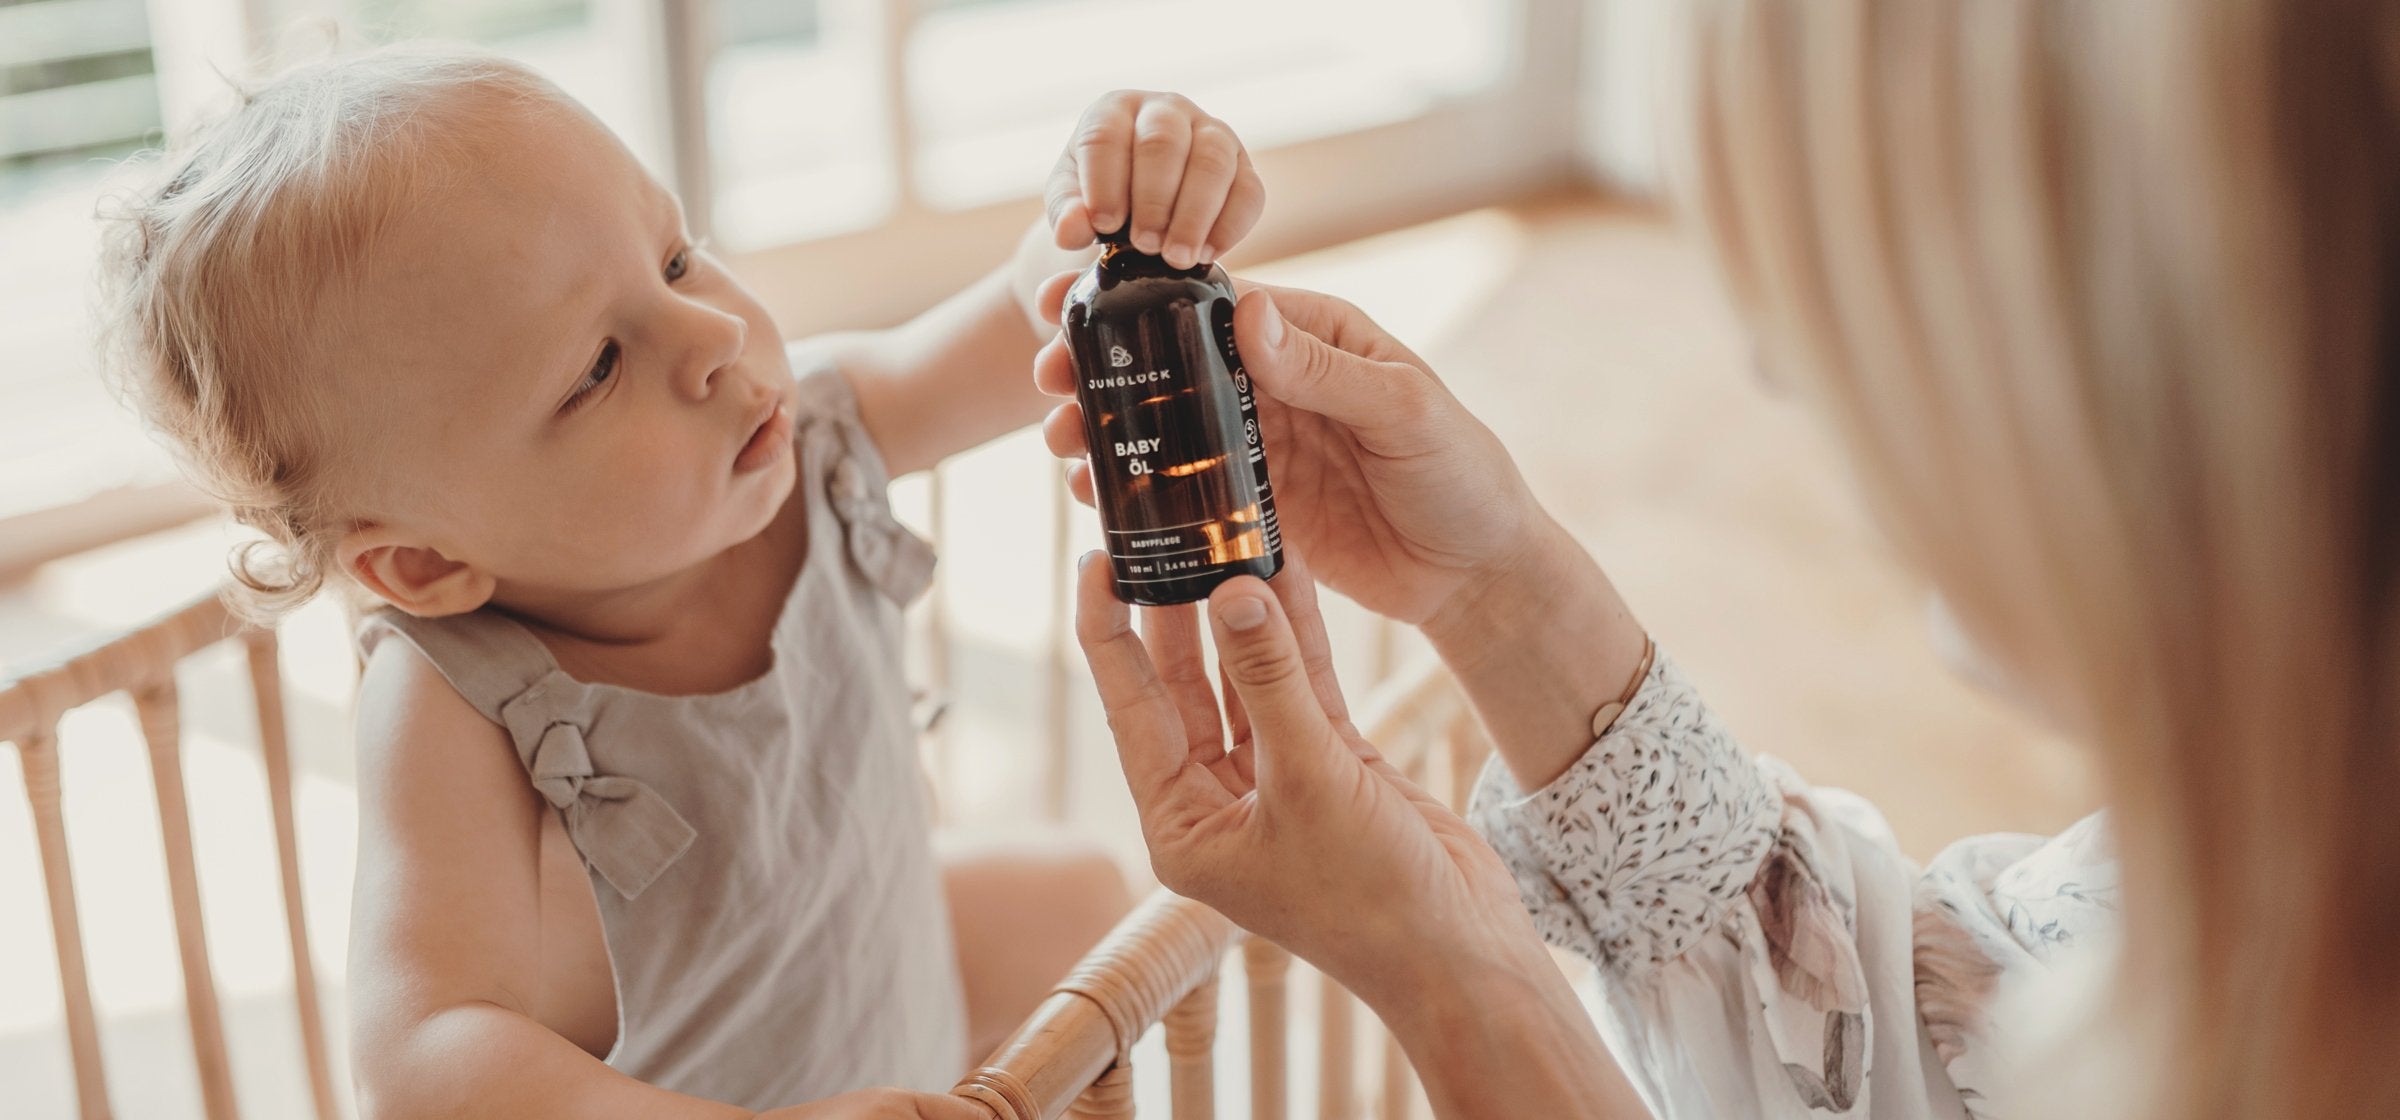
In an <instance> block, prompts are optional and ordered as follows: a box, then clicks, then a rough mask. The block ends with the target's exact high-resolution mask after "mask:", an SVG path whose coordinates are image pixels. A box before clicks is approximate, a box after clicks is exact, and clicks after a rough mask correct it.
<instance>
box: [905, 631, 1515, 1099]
mask: <svg viewBox="0 0 2400 1120" xmlns="http://www.w3.org/2000/svg"><path fill="white" fill-rule="evenodd" d="M1362 708H1363V710H1365V711H1367V712H1369V713H1371V714H1369V715H1368V716H1367V718H1365V719H1362V720H1360V721H1359V724H1360V727H1361V728H1362V729H1364V730H1365V731H1366V734H1367V737H1368V738H1369V739H1370V740H1372V741H1373V742H1374V743H1375V744H1376V745H1377V746H1378V747H1379V748H1381V749H1383V751H1384V752H1385V754H1386V756H1387V757H1389V758H1392V759H1393V760H1394V761H1395V764H1396V765H1398V766H1399V767H1400V768H1401V769H1402V771H1403V772H1405V773H1407V774H1408V775H1409V776H1410V777H1411V778H1413V779H1415V780H1417V781H1419V782H1421V783H1428V782H1429V784H1430V785H1431V786H1432V788H1433V790H1434V792H1435V793H1436V794H1438V795H1441V796H1444V797H1445V798H1446V800H1448V801H1449V802H1450V804H1451V805H1452V807H1454V808H1457V807H1460V806H1463V804H1464V803H1465V800H1466V796H1467V793H1468V791H1469V790H1471V789H1472V788H1473V785H1474V776H1475V774H1476V772H1477V770H1478V769H1479V768H1480V767H1481V766H1482V765H1483V761H1484V759H1486V758H1487V757H1489V756H1490V753H1491V747H1490V743H1489V741H1488V740H1486V739H1485V738H1484V736H1483V731H1482V725H1481V724H1480V723H1479V722H1477V720H1476V718H1475V715H1474V712H1473V711H1472V710H1471V709H1470V708H1469V707H1468V704H1467V700H1466V697H1465V696H1464V694H1463V693H1461V692H1460V691H1459V689H1458V686H1457V683H1456V682H1455V681H1454V680H1452V679H1451V677H1450V675H1449V674H1448V673H1447V672H1446V671H1444V670H1443V669H1442V668H1441V667H1440V666H1439V665H1431V666H1428V667H1426V668H1424V669H1422V670H1419V671H1418V672H1415V673H1413V674H1408V675H1405V676H1403V677H1401V678H1399V679H1398V680H1396V681H1395V682H1393V683H1392V684H1391V685H1389V686H1387V687H1385V688H1384V689H1381V690H1379V691H1378V693H1377V694H1376V696H1375V697H1374V698H1373V699H1372V700H1370V701H1369V702H1368V703H1367V704H1366V705H1363V706H1362ZM1436 755H1440V756H1441V758H1442V762H1443V765H1442V766H1441V768H1440V769H1439V770H1438V771H1436V769H1435V766H1434V762H1435V756H1436ZM1429 780H1430V781H1429ZM1237 941H1238V942H1240V943H1241V944H1242V946H1243V973H1244V976H1245V978H1246V980H1247V989H1248V993H1247V994H1248V997H1249V1026H1250V1038H1249V1043H1250V1045H1249V1066H1250V1102H1249V1103H1250V1108H1249V1112H1248V1114H1247V1115H1248V1116H1249V1117H1250V1118H1251V1120H1284V1117H1285V1115H1286V1110H1287V1106H1288V1103H1289V1102H1288V1101H1287V1099H1286V1096H1287V1094H1286V1083H1287V1079H1286V1077H1285V1069H1284V1061H1285V1059H1284V1048H1285V1042H1286V1038H1287V1033H1286V1027H1287V1024H1286V1020H1285V998H1286V994H1285V986H1286V977H1287V974H1288V973H1289V971H1290V965H1291V957H1290V955H1289V954H1288V953H1286V952H1285V951H1284V950H1282V949H1281V948H1279V947H1277V946H1275V945H1274V944H1272V943H1271V942H1267V941H1264V940H1261V939H1257V938H1244V937H1243V936H1242V935H1241V933H1240V932H1239V931H1238V930H1236V929H1235V928H1234V926H1233V924H1232V923H1231V922H1228V921H1227V920H1226V919H1225V918H1224V917H1223V916H1222V915H1219V914H1218V913H1217V912H1216V911H1214V910H1211V909H1209V908H1208V907H1206V906H1203V905H1201V904H1199V903H1197V902H1193V901H1192V900H1190V899H1187V898H1180V897H1177V896H1176V895H1174V894H1172V893H1170V892H1168V891H1165V890H1161V891H1158V892H1157V893H1155V894H1153V895H1152V896H1151V897H1150V898H1149V899H1148V900H1147V901H1145V902H1144V903H1143V904H1142V905H1141V906H1140V907H1139V908H1138V909H1136V910H1135V911H1134V912H1133V913H1132V914H1131V915H1130V916H1128V917H1127V918H1126V919H1125V920H1124V921H1122V922H1120V923H1118V925H1117V928H1116V929H1115V930H1113V931H1111V932H1110V933H1109V935H1108V936H1107V937H1106V938H1104V939H1103V940H1102V941H1101V943H1100V945H1099V946H1098V947H1097V948H1095V949H1093V950H1092V951H1091V953H1089V954H1087V955H1086V956H1085V957H1084V959H1083V961H1082V963H1081V964H1080V965H1078V966H1077V967H1076V969H1075V971H1074V972H1072V973H1070V974H1069V975H1068V977H1067V978H1066V979H1065V980H1064V981H1062V982H1060V984H1059V985H1058V987H1057V988H1055V989H1053V991H1052V993H1051V995H1050V998H1049V999H1048V1000H1047V1001H1045V1002H1044V1003H1043V1004H1042V1006H1041V1007H1040V1008H1039V1009H1038V1010H1036V1011H1035V1012H1034V1014H1033V1016H1032V1017H1031V1018H1029V1019H1027V1020H1026V1021H1025V1023H1024V1024H1023V1025H1022V1026H1020V1027H1018V1028H1017V1031H1016V1033H1015V1034H1013V1035H1011V1036H1010V1037H1009V1039H1008V1041H1006V1042H1004V1043H1002V1044H1001V1045H1000V1048H999V1049H998V1050H996V1051H994V1052H993V1054H992V1057H991V1059H990V1060H989V1061H987V1062H986V1063H985V1064H984V1065H982V1066H980V1067H978V1068H977V1069H976V1070H975V1071H974V1072H972V1073H970V1074H968V1075H967V1077H966V1079H965V1080H963V1081H961V1082H959V1084H958V1087H957V1088H956V1089H954V1090H952V1091H953V1092H954V1093H956V1094H957V1095H959V1096H963V1097H966V1098H968V1099H970V1100H974V1101H976V1102H978V1103H980V1104H982V1105H983V1106H984V1107H985V1108H987V1109H989V1110H990V1111H991V1114H992V1116H993V1117H994V1118H995V1120H1054V1118H1056V1117H1059V1116H1062V1115H1063V1116H1069V1117H1072V1118H1074V1120H1127V1118H1130V1117H1132V1116H1133V1095H1132V1083H1131V1078H1132V1067H1131V1062H1132V1053H1133V1047H1134V1044H1135V1043H1136V1042H1138V1041H1139V1040H1140V1039H1141V1038H1142V1036H1143V1035H1144V1034H1146V1033H1147V1032H1148V1031H1149V1030H1150V1029H1151V1028H1152V1027H1154V1026H1160V1025H1162V1024H1163V1025H1164V1028H1165V1031H1166V1044H1167V1055H1168V1065H1169V1067H1170V1069H1169V1074H1170V1077H1171V1079H1172V1082H1173V1088H1172V1098H1171V1099H1172V1101H1173V1106H1172V1108H1173V1113H1174V1120H1206V1118H1209V1117H1213V1116H1215V1115H1216V1111H1215V1109H1216V1104H1215V1077H1216V1074H1215V1067H1214V1064H1213V1062H1212V1060H1211V1054H1212V1053H1213V1051H1214V1048H1215V1043H1216V1023H1217V998H1218V990H1217V973H1218V966H1219V964H1220V962H1221V961H1222V960H1223V959H1224V957H1225V955H1226V952H1227V951H1228V949H1230V947H1231V946H1232V945H1233V944H1235V943H1236V942H1237ZM1320 990H1321V994H1322V999H1323V1002H1322V1006H1321V1007H1320V1020H1319V1026H1320V1033H1319V1036H1318V1055H1319V1058H1320V1068H1319V1070H1318V1094H1317V1115H1318V1117H1319V1120H1352V1118H1353V1117H1355V1116H1356V1115H1357V1114H1358V1112H1359V1093H1358V1086H1357V1073H1358V1064H1359V1063H1358V1060H1357V1053H1356V1047H1355V1042H1356V1038H1355V1020H1354V1016H1355V1013H1356V1012H1355V1007H1356V1001H1355V1000H1354V999H1353V998H1352V997H1351V996H1350V994H1349V993H1348V992H1346V991H1343V990H1342V989H1341V987H1340V986H1338V985H1336V984H1334V983H1333V982H1332V981H1330V980H1325V981H1324V982H1323V984H1322V987H1321V989H1320ZM1380 1058H1381V1061H1380V1067H1381V1069H1380V1073H1381V1077H1380V1083H1379V1084H1378V1085H1377V1087H1376V1090H1375V1093H1374V1097H1375V1099H1376V1102H1377V1113H1378V1115H1379V1116H1380V1117H1381V1118H1382V1120H1402V1118H1405V1117H1408V1116H1410V1115H1411V1114H1412V1112H1413V1109H1414V1107H1415V1102H1416V1100H1417V1099H1418V1092H1417V1087H1416V1083H1415V1078H1414V1074H1413V1071H1411V1070H1410V1068H1409V1065H1408V1061H1407V1059H1406V1058H1405V1057H1404V1056H1403V1055H1402V1054H1401V1053H1400V1049H1399V1046H1398V1044H1397V1043H1396V1042H1394V1041H1392V1039H1391V1036H1390V1035H1389V1033H1388V1032H1387V1033H1384V1034H1383V1046H1382V1053H1381V1055H1380Z"/></svg>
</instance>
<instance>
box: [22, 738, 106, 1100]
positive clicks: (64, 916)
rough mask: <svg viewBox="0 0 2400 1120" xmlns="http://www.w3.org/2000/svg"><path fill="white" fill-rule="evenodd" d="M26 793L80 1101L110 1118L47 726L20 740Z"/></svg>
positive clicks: (55, 748) (55, 742)
mask: <svg viewBox="0 0 2400 1120" xmlns="http://www.w3.org/2000/svg"><path fill="white" fill-rule="evenodd" d="M17 763H18V765H19V766H20V767H22V768H23V769H24V771H25V796H26V800H28V801H30V802H32V804H33V838H34V844H35V846H36V847H38V848H40V849H41V853H42V886H43V888H44V889H45V891H46V892H47V893H48V895H49V900H50V941H51V945H52V947H53V948H55V949H56V950H57V953H58V992H59V996H60V999H61V1001H62V1002H63V1003H65V1004H66V1009H67V1051H68V1055H69V1057H70V1058H71V1059H72V1060H73V1061H74V1065H75V1104H76V1109H77V1115H78V1116H80V1117H82V1120H108V1118H109V1117H110V1116H111V1115H112V1113H111V1112H110V1110H109V1107H108V1078H107V1076H106V1073H105V1071H104V1070H103V1068H102V1066H101V1062H100V1030H99V1018H98V1016H96V1015H94V1014H93V1012H92V984H91V978H90V974H89V973H87V972H86V971H85V969H84V963H83V923H82V922H81V920H80V919H79V918H78V916H77V911H76V907H75V876H74V873H73V872H72V870H71V869H70V868H69V867H68V864H67V824H66V814H65V812H64V810H63V809H62V808H61V806H60V799H59V785H58V739H57V736H56V734H55V733H54V732H52V731H48V730H44V731H40V732H37V733H34V734H32V735H28V736H26V737H25V738H24V739H23V740H22V741H20V742H19V743H18V744H17Z"/></svg>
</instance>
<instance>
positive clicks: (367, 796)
mask: <svg viewBox="0 0 2400 1120" xmlns="http://www.w3.org/2000/svg"><path fill="white" fill-rule="evenodd" d="M357 713H358V715H357V728H356V742H357V746H356V760H357V765H358V788H359V793H360V799H361V801H362V809H363V808H364V803H366V802H370V801H384V802H391V801H393V800H394V799H398V801H399V803H402V804H412V805H415V806H417V807H419V808H421V809H426V810H431V809H432V807H433V806H434V805H437V804H441V803H445V802H447V803H450V804H453V805H455V804H457V803H458V802H459V800H460V799H461V798H466V797H470V796H476V797H482V796H490V795H491V794H493V793H497V792H499V791H503V790H506V791H512V792H513V793H514V796H513V797H510V798H509V799H508V800H511V801H522V800H523V799H524V798H526V797H528V796H531V790H530V787H529V786H528V785H527V784H526V781H525V778H524V776H523V774H522V772H521V767H520V766H519V764H518V762H517V756H516V749H515V747H514V746H513V745H512V744H511V743H510V740H509V736H508V732H507V730H506V729H505V728H503V727H501V726H500V725H499V724H497V723H494V722H492V720H490V719H489V718H487V717H485V716H484V714H483V713H482V712H480V711H477V710H476V708H475V705H474V704H472V703H470V702H469V701H468V700H467V698H466V697H465V696H463V695H461V694H460V692H459V690H458V689H457V687H456V686H454V685H453V684H452V683H451V682H450V679H449V678H448V677H446V676H444V675H443V673H442V671H441V669H440V668H439V667H437V666H436V665H435V664H434V663H433V660H432V659H431V658H430V657H428V656H427V655H426V654H425V652H424V651H423V650H421V649H419V648H418V647H417V646H416V645H414V644H412V643H409V642H404V641H397V642H396V641H386V642H378V643H375V644H374V645H373V646H371V647H370V648H369V649H368V650H367V653H366V668H365V671H364V672H363V673H362V675H361V676H360V679H359V685H358V703H357ZM420 794H421V795H423V797H422V798H420Z"/></svg>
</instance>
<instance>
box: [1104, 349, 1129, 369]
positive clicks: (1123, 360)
mask: <svg viewBox="0 0 2400 1120" xmlns="http://www.w3.org/2000/svg"><path fill="white" fill-rule="evenodd" d="M1108 364H1109V365H1112V366H1115V367H1116V368H1118V369H1124V368H1125V367H1126V366H1129V365H1132V364H1133V355H1132V354H1129V353H1127V352H1126V350H1125V348H1124V347H1122V346H1111V347H1109V348H1108Z"/></svg>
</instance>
